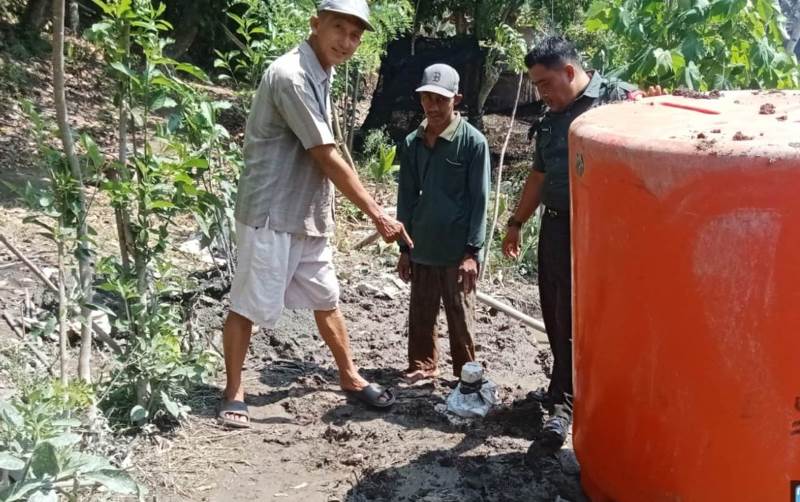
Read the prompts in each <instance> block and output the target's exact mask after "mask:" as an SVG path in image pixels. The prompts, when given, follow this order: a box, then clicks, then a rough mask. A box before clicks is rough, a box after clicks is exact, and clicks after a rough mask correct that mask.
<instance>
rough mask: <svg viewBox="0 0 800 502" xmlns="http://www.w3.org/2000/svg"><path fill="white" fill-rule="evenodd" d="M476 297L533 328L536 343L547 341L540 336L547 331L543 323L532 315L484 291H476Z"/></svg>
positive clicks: (544, 337)
mask: <svg viewBox="0 0 800 502" xmlns="http://www.w3.org/2000/svg"><path fill="white" fill-rule="evenodd" d="M477 298H478V301H480V302H481V303H485V304H486V305H489V306H490V307H492V308H494V309H497V310H499V311H500V312H502V313H504V314H506V315H508V316H511V317H513V318H514V319H516V320H518V321H521V322H522V323H523V324H525V325H526V326H528V327H531V328H533V329H534V330H535V331H534V338H535V339H536V343H549V342H548V341H547V337H546V336H542V335H545V334H546V333H547V332H546V331H545V328H544V323H543V322H542V321H540V320H539V319H534V318H533V317H531V316H529V315H527V314H523V313H522V312H520V311H519V310H517V309H515V308H514V307H512V306H510V305H506V304H505V303H503V302H501V301H499V300H498V299H496V298H494V297H492V296H489V295H487V294H486V293H481V292H480V291H478V293H477Z"/></svg>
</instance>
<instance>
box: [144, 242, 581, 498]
mask: <svg viewBox="0 0 800 502" xmlns="http://www.w3.org/2000/svg"><path fill="white" fill-rule="evenodd" d="M393 262H394V259H393V257H392V256H391V255H388V256H387V255H383V256H375V255H373V254H371V253H370V251H369V250H368V251H367V252H366V253H364V254H360V255H355V256H353V255H350V256H344V255H342V254H340V255H339V256H338V258H337V263H338V268H339V275H340V278H341V279H342V310H343V312H344V314H345V317H346V319H347V322H348V327H349V329H350V334H351V340H352V345H353V352H354V354H355V359H356V362H357V364H358V365H359V366H360V368H362V371H363V374H364V375H365V376H366V377H367V378H368V379H370V380H372V381H377V382H379V383H381V384H383V385H390V386H394V387H395V389H396V391H397V393H398V401H397V404H395V406H394V407H393V408H392V409H391V410H390V411H388V412H377V411H370V410H367V409H365V408H364V407H363V406H360V405H357V404H351V403H349V402H348V401H347V399H346V398H345V396H344V395H343V394H342V393H341V392H340V391H339V390H338V386H337V374H336V371H335V366H333V363H332V359H331V357H330V353H329V352H328V350H327V348H326V347H325V346H324V343H323V342H322V340H321V339H320V338H319V336H318V335H317V333H316V328H315V326H314V322H313V319H312V317H311V316H310V314H309V313H307V312H301V311H287V312H285V314H284V316H283V318H282V320H281V322H280V323H279V325H278V327H277V328H276V329H275V330H271V331H263V330H260V331H258V332H257V333H256V334H255V336H254V339H253V343H252V347H251V350H250V353H249V356H248V359H247V362H246V372H245V381H246V382H247V384H246V385H247V402H248V404H249V406H250V412H251V414H252V421H253V429H252V430H249V431H233V432H229V431H224V430H223V429H221V428H219V427H218V426H217V425H216V424H215V421H214V405H215V404H216V400H217V398H218V395H219V388H208V389H204V390H202V391H200V393H199V394H198V399H199V401H198V402H197V403H196V405H195V410H194V414H193V417H192V419H191V420H190V423H189V424H188V425H187V427H186V429H184V430H183V431H181V432H179V433H178V435H177V436H176V437H175V438H172V439H168V440H163V441H162V442H161V443H160V444H159V445H158V448H156V449H152V448H150V446H148V447H146V448H143V449H147V450H149V453H147V454H145V457H143V461H144V463H143V464H140V467H139V468H140V469H141V474H142V475H143V476H144V477H145V478H147V479H148V480H149V481H150V483H151V485H153V486H154V487H155V488H156V490H157V493H158V495H159V500H176V501H189V500H202V501H228V500H241V499H250V500H297V501H304V502H310V501H324V502H332V501H351V502H357V501H429V502H433V501H529V502H537V501H553V500H559V498H558V497H560V499H561V500H571V501H575V502H577V501H580V500H585V499H584V498H583V496H582V493H581V490H580V487H579V483H578V477H579V468H578V465H577V462H576V460H575V457H574V454H573V452H572V450H571V448H570V446H569V445H568V447H567V448H565V449H563V450H562V451H561V452H559V453H558V454H556V455H549V456H548V455H543V456H537V457H535V458H534V462H528V463H526V450H527V449H528V446H529V444H530V443H531V441H532V439H533V438H534V437H535V435H536V433H537V432H538V431H539V430H540V428H541V424H542V421H543V410H542V409H541V408H540V406H539V405H538V404H536V403H535V402H533V401H531V400H528V399H526V394H527V392H529V391H530V390H533V389H535V388H537V387H539V386H540V385H543V384H544V383H546V376H545V375H546V373H547V372H548V371H549V363H550V359H549V355H548V350H547V346H546V345H540V346H538V347H537V346H536V342H535V340H534V337H533V334H532V333H531V332H530V331H529V330H528V329H527V328H524V327H523V326H522V325H521V324H520V323H519V322H517V321H514V320H512V319H510V318H508V317H506V316H505V315H504V314H502V313H498V312H496V311H493V310H491V309H489V308H487V307H485V306H482V305H481V306H479V307H478V313H477V319H478V323H477V353H478V360H479V361H480V362H482V363H483V364H484V366H485V368H486V374H487V376H488V377H489V378H490V379H492V380H493V381H494V382H496V383H497V384H498V386H499V388H500V394H501V399H502V403H501V404H500V406H498V407H497V408H496V409H495V410H493V411H492V412H491V413H490V415H489V416H488V417H486V418H485V419H480V420H476V421H473V422H471V423H452V422H451V421H449V420H448V418H447V417H446V416H445V415H444V414H443V413H442V410H443V408H444V401H445V399H446V397H447V395H448V393H449V392H451V389H450V388H449V387H448V386H447V383H448V382H449V381H452V380H453V376H452V375H451V372H452V369H451V366H450V359H449V356H448V350H447V339H446V336H447V335H446V325H445V323H444V316H443V315H442V316H440V324H441V326H440V328H441V329H440V332H441V335H440V340H439V342H440V354H441V356H442V360H441V363H442V368H441V369H442V370H443V371H442V375H441V377H440V379H437V380H435V381H431V382H427V383H423V384H421V385H417V386H413V387H408V386H404V385H402V384H399V381H400V378H399V377H400V372H401V371H402V369H403V368H404V367H405V365H406V323H407V314H406V311H407V304H408V293H407V290H406V289H403V288H399V287H397V285H395V283H394V281H392V280H391V277H392V274H391V272H392V268H391V267H392V264H393ZM387 285H388V286H387ZM384 288H385V289H386V291H380V290H381V289H384ZM482 289H483V290H484V291H486V292H490V293H491V294H494V295H496V296H497V297H499V298H502V299H504V300H505V301H508V302H509V303H510V304H512V305H515V306H516V307H517V308H519V309H522V310H524V311H527V312H528V313H531V314H534V315H535V314H537V309H538V307H537V305H538V300H537V295H536V290H535V288H534V287H533V286H532V285H531V284H530V283H526V282H523V281H514V282H511V283H506V284H504V285H485V286H484V287H483V288H482ZM375 290H379V291H377V292H376V291H375ZM387 293H388V294H387ZM224 310H225V302H224V301H223V302H220V303H214V304H211V305H206V306H204V307H202V308H201V310H200V311H199V312H197V314H198V320H202V322H201V323H198V324H200V325H202V326H203V329H207V330H209V332H210V333H211V334H213V335H214V336H218V334H219V331H220V329H221V323H222V318H223V315H224ZM219 384H220V386H221V384H222V380H220V381H219Z"/></svg>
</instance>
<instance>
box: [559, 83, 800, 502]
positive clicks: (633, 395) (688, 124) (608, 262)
mask: <svg viewBox="0 0 800 502" xmlns="http://www.w3.org/2000/svg"><path fill="white" fill-rule="evenodd" d="M569 140H570V146H569V148H570V156H571V159H570V177H571V184H572V245H573V278H574V286H573V287H574V295H575V296H574V300H573V301H574V351H575V352H574V356H575V396H576V401H575V424H574V445H575V451H576V454H577V456H578V459H579V461H580V463H581V471H582V474H581V476H582V482H583V484H584V488H585V490H586V492H587V494H588V495H589V496H590V497H591V499H592V501H593V502H609V501H613V502H667V501H669V502H716V501H720V502H722V501H725V502H730V501H735V502H751V501H752V502H787V501H791V502H795V498H793V496H792V495H790V494H791V493H793V492H792V490H793V488H792V480H800V92H760V93H756V92H750V91H742V92H724V93H723V95H722V96H721V97H719V98H718V99H689V98H681V97H674V96H664V97H659V98H653V99H646V100H644V101H643V102H639V103H623V104H616V105H609V106H605V107H601V108H598V109H596V110H592V111H590V112H588V113H586V114H584V115H583V116H582V117H580V118H579V119H578V120H576V121H575V123H574V124H573V126H572V129H571V130H570V139H569ZM797 500H800V499H797Z"/></svg>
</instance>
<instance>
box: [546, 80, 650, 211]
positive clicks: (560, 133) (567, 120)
mask: <svg viewBox="0 0 800 502" xmlns="http://www.w3.org/2000/svg"><path fill="white" fill-rule="evenodd" d="M634 91H636V86H634V85H631V84H628V83H626V82H622V81H619V80H611V79H607V78H605V77H603V76H602V75H600V72H597V71H593V72H591V80H590V81H589V85H587V86H586V89H584V91H583V93H582V94H581V95H580V96H578V98H577V99H576V100H575V101H573V102H572V104H571V105H570V106H569V107H567V108H566V109H565V110H564V111H561V112H553V111H551V110H547V111H545V113H544V115H543V116H542V117H541V118H540V119H539V121H538V123H537V124H535V125H534V129H533V132H534V134H535V138H536V139H535V142H536V151H535V153H534V160H533V169H534V170H535V171H539V172H542V173H544V185H543V186H542V199H541V200H542V204H544V205H545V206H546V207H549V208H552V209H557V210H560V211H568V210H569V153H568V151H567V140H568V137H569V126H570V125H572V121H573V120H575V119H576V118H578V117H579V116H580V115H581V114H583V113H584V112H586V111H588V110H589V109H591V108H594V107H596V106H600V105H603V104H606V103H610V102H614V101H623V100H625V99H629V97H630V95H631V93H633V92H634Z"/></svg>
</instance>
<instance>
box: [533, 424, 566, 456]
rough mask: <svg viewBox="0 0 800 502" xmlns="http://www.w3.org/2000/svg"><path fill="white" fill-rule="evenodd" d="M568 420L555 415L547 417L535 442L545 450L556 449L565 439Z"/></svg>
mask: <svg viewBox="0 0 800 502" xmlns="http://www.w3.org/2000/svg"><path fill="white" fill-rule="evenodd" d="M569 425H570V422H569V420H567V419H566V418H564V417H562V416H559V415H555V416H553V417H550V418H548V419H547V421H546V422H545V423H544V426H543V427H542V432H541V433H540V434H539V438H538V441H537V443H539V445H541V446H542V447H543V448H545V449H547V450H558V449H560V448H561V447H562V446H564V443H565V442H566V441H567V435H568V434H569Z"/></svg>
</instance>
